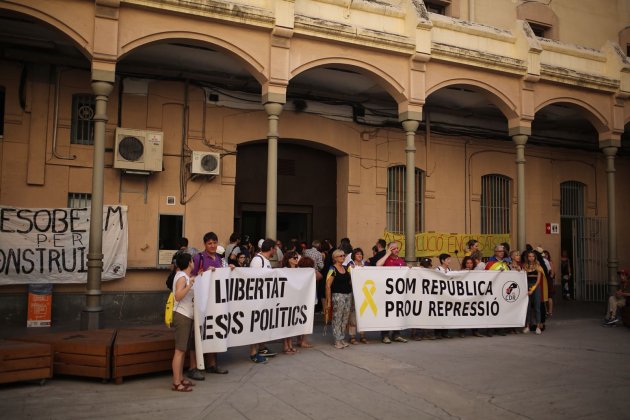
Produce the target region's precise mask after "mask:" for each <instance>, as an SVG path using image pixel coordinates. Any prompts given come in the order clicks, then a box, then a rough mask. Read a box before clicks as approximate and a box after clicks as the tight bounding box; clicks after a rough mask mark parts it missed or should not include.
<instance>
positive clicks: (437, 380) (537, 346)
mask: <svg viewBox="0 0 630 420" xmlns="http://www.w3.org/2000/svg"><path fill="white" fill-rule="evenodd" d="M602 308H603V305H602V304H598V305H589V304H579V303H574V302H569V303H564V304H562V305H559V307H558V308H557V309H556V315H555V316H554V318H552V319H551V320H550V321H549V322H548V328H547V331H546V332H544V333H543V334H542V335H540V336H537V335H535V334H527V335H524V334H518V335H508V336H506V337H499V336H495V337H492V338H476V337H471V336H467V337H466V338H453V339H449V340H447V339H442V340H435V341H420V342H412V341H410V342H409V343H406V344H402V343H392V344H389V345H386V344H382V343H380V341H379V340H378V335H377V334H374V333H370V334H369V335H368V338H369V339H370V341H371V343H370V344H367V345H366V344H359V345H356V346H351V347H349V348H347V349H343V350H337V349H335V348H334V347H332V346H331V344H330V343H331V342H332V337H331V333H330V329H329V331H328V334H327V336H322V327H321V325H316V331H315V333H314V334H313V335H312V337H311V341H312V342H314V344H316V347H315V348H313V349H303V350H301V351H300V352H299V353H298V354H297V355H294V356H287V355H284V354H279V355H278V356H277V357H275V358H273V359H270V361H269V363H267V364H265V365H255V364H253V363H251V362H250V361H249V360H248V359H247V349H246V348H244V347H241V348H234V349H230V351H228V352H227V354H224V355H220V358H219V363H220V364H221V365H222V366H224V367H226V368H228V369H229V370H230V373H229V374H228V375H210V374H206V380H205V381H203V382H197V386H196V387H195V389H194V391H193V392H190V393H177V392H172V391H171V390H170V383H171V376H170V374H169V373H168V372H165V373H163V374H155V375H144V376H137V377H131V378H125V382H124V384H122V385H114V384H111V383H109V384H102V383H100V382H99V381H96V380H91V379H81V378H71V377H60V378H54V379H52V380H49V381H48V382H47V383H46V384H45V385H43V386H40V385H37V384H34V383H20V384H10V385H2V386H0V418H54V419H83V418H90V419H95V418H96V419H98V418H112V417H114V418H117V419H118V418H120V419H147V418H151V419H152V420H156V419H205V418H212V419H246V418H251V419H256V420H264V419H274V420H278V419H310V418H312V419H338V418H344V419H362V420H365V419H424V418H467V419H495V418H496V419H506V418H508V419H509V418H535V419H547V418H548V419H552V418H553V419H569V418H571V419H574V418H593V419H602V418H611V419H612V418H628V415H629V414H628V413H629V412H630V406H629V405H628V404H629V403H628V400H627V399H626V398H627V396H628V395H630V363H629V361H630V329H628V328H625V327H614V328H606V327H602V326H601V318H602V316H603V314H601V313H600V312H602ZM271 347H272V348H273V349H275V350H279V349H280V348H281V345H280V343H272V345H271Z"/></svg>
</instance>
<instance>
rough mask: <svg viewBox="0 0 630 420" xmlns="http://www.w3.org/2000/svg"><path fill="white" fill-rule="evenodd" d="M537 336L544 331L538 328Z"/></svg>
mask: <svg viewBox="0 0 630 420" xmlns="http://www.w3.org/2000/svg"><path fill="white" fill-rule="evenodd" d="M536 334H538V335H540V334H542V330H541V329H540V328H538V327H536Z"/></svg>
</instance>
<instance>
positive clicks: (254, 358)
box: [249, 353, 267, 363]
mask: <svg viewBox="0 0 630 420" xmlns="http://www.w3.org/2000/svg"><path fill="white" fill-rule="evenodd" d="M249 360H251V361H252V362H254V363H267V358H266V357H264V356H261V355H260V353H256V354H255V355H253V356H249Z"/></svg>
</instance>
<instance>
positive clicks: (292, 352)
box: [283, 349, 295, 356]
mask: <svg viewBox="0 0 630 420" xmlns="http://www.w3.org/2000/svg"><path fill="white" fill-rule="evenodd" d="M283 353H284V354H288V355H289V356H293V355H294V354H295V351H294V349H285V350H283Z"/></svg>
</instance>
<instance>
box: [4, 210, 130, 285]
mask: <svg viewBox="0 0 630 420" xmlns="http://www.w3.org/2000/svg"><path fill="white" fill-rule="evenodd" d="M89 241H90V209H89V208H77V209H75V208H17V207H0V285H3V284H31V283H85V282H86V281H87V254H88V245H89ZM103 255H104V256H103V274H102V279H103V280H112V279H118V278H122V277H124V276H125V273H126V271H127V207H126V206H104V207H103Z"/></svg>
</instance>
